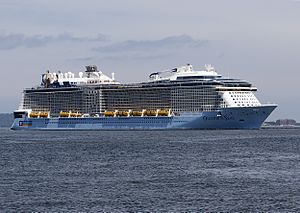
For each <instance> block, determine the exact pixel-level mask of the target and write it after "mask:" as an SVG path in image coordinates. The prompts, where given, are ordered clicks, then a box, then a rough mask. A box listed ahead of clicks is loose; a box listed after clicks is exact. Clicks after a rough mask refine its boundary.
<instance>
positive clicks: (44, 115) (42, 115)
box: [40, 112, 49, 118]
mask: <svg viewBox="0 0 300 213" xmlns="http://www.w3.org/2000/svg"><path fill="white" fill-rule="evenodd" d="M48 115H49V114H48V112H41V113H40V118H48Z"/></svg>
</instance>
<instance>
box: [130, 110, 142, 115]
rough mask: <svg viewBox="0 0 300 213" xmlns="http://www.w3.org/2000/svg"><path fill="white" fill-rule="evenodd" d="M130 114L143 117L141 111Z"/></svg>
mask: <svg viewBox="0 0 300 213" xmlns="http://www.w3.org/2000/svg"><path fill="white" fill-rule="evenodd" d="M131 114H132V115H133V116H142V115H143V112H141V111H132V112H131Z"/></svg>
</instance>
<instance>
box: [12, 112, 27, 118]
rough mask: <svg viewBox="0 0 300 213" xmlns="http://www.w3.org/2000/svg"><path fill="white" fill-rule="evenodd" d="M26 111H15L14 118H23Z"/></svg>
mask: <svg viewBox="0 0 300 213" xmlns="http://www.w3.org/2000/svg"><path fill="white" fill-rule="evenodd" d="M25 115H26V112H14V118H23V117H24V116H25Z"/></svg>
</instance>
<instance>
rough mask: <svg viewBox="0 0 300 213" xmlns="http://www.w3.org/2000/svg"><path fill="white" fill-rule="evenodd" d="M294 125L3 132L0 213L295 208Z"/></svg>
mask: <svg viewBox="0 0 300 213" xmlns="http://www.w3.org/2000/svg"><path fill="white" fill-rule="evenodd" d="M299 162H300V130H299V129H298V130H297V129H278V130H274V129H273V130H272V129H268V130H222V131H220V130H213V131H204V130H198V131H197V130H191V131H78V132H76V131H74V132H71V131H69V132H67V131H66V132H63V131H60V132H44V131H10V130H8V129H0V211H8V212H9V211H51V212H53V211H59V212H61V211H92V212H95V211H108V212H111V211H113V212H128V211H134V212H136V211H151V212H153V211H155V212H157V211H164V212H165V211H168V212H182V211H253V212H257V211H295V212H296V211H298V212H299V211H300V163H299Z"/></svg>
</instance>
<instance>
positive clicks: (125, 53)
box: [93, 35, 208, 60]
mask: <svg viewBox="0 0 300 213" xmlns="http://www.w3.org/2000/svg"><path fill="white" fill-rule="evenodd" d="M207 44H208V40H198V39H194V38H192V37H191V36H189V35H179V36H170V37H166V38H162V39H158V40H127V41H123V42H119V43H112V44H110V45H106V46H100V47H96V48H93V50H94V51H95V52H97V53H98V54H99V55H100V57H101V58H102V59H119V58H123V59H124V58H126V59H137V60H143V59H158V58H165V57H169V56H171V55H174V54H176V53H179V52H184V51H189V50H192V49H198V48H202V47H203V46H206V45H207Z"/></svg>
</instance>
